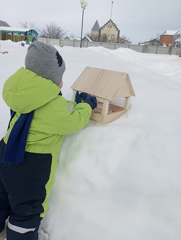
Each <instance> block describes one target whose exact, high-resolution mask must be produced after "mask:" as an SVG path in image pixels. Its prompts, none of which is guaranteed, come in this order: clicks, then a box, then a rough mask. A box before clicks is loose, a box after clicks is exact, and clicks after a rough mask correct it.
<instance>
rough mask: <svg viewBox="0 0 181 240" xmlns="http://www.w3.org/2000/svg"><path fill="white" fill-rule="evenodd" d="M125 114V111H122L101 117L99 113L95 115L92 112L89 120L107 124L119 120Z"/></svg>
mask: <svg viewBox="0 0 181 240" xmlns="http://www.w3.org/2000/svg"><path fill="white" fill-rule="evenodd" d="M126 112H127V111H126V110H123V111H120V112H115V113H112V114H108V115H105V116H103V115H101V114H100V113H95V112H94V111H93V112H92V115H91V119H92V120H95V121H97V122H101V123H108V122H112V121H114V120H116V119H117V118H119V117H120V116H122V115H123V114H125V113H126Z"/></svg>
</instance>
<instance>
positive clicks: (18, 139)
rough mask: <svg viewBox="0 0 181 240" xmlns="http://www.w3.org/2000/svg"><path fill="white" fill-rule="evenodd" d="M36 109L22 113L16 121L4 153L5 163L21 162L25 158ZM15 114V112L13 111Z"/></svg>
mask: <svg viewBox="0 0 181 240" xmlns="http://www.w3.org/2000/svg"><path fill="white" fill-rule="evenodd" d="M33 114H34V111H32V112H30V113H27V114H21V115H20V117H19V118H18V120H17V121H16V122H15V124H14V126H13V129H12V131H11V132H10V135H9V139H8V142H7V145H6V149H5V153H4V162H5V163H21V162H23V160H24V154H25V147H26V141H27V137H28V132H29V128H30V125H31V120H32V118H33ZM13 115H14V113H13Z"/></svg>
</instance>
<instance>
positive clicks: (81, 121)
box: [52, 97, 92, 135]
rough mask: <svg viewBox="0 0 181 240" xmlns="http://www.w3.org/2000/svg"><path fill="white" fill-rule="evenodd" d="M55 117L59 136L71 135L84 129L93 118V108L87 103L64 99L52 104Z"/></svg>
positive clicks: (61, 98)
mask: <svg viewBox="0 0 181 240" xmlns="http://www.w3.org/2000/svg"><path fill="white" fill-rule="evenodd" d="M52 107H53V110H54V113H55V117H56V125H57V127H56V129H57V131H58V132H57V134H60V135H69V134H73V133H75V132H77V131H79V130H81V129H82V128H84V127H85V126H86V125H87V123H88V122H89V119H90V117H91V113H92V108H91V107H90V106H89V104H87V103H79V104H77V103H76V102H73V101H68V100H66V99H65V98H63V97H59V98H58V100H56V104H52Z"/></svg>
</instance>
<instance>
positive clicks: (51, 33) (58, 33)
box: [40, 23, 65, 39]
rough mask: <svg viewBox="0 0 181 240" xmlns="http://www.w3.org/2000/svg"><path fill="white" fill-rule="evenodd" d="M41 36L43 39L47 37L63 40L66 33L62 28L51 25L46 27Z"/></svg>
mask: <svg viewBox="0 0 181 240" xmlns="http://www.w3.org/2000/svg"><path fill="white" fill-rule="evenodd" d="M40 35H41V37H45V38H55V39H59V38H63V36H64V35H65V32H64V30H63V29H62V28H61V27H58V26H57V25H56V24H54V23H50V24H49V25H46V27H45V28H43V29H42V30H41V33H40Z"/></svg>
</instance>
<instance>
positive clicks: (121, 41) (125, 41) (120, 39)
mask: <svg viewBox="0 0 181 240" xmlns="http://www.w3.org/2000/svg"><path fill="white" fill-rule="evenodd" d="M119 42H120V43H129V42H130V40H129V38H127V37H126V36H124V35H123V36H121V37H120V38H119Z"/></svg>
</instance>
